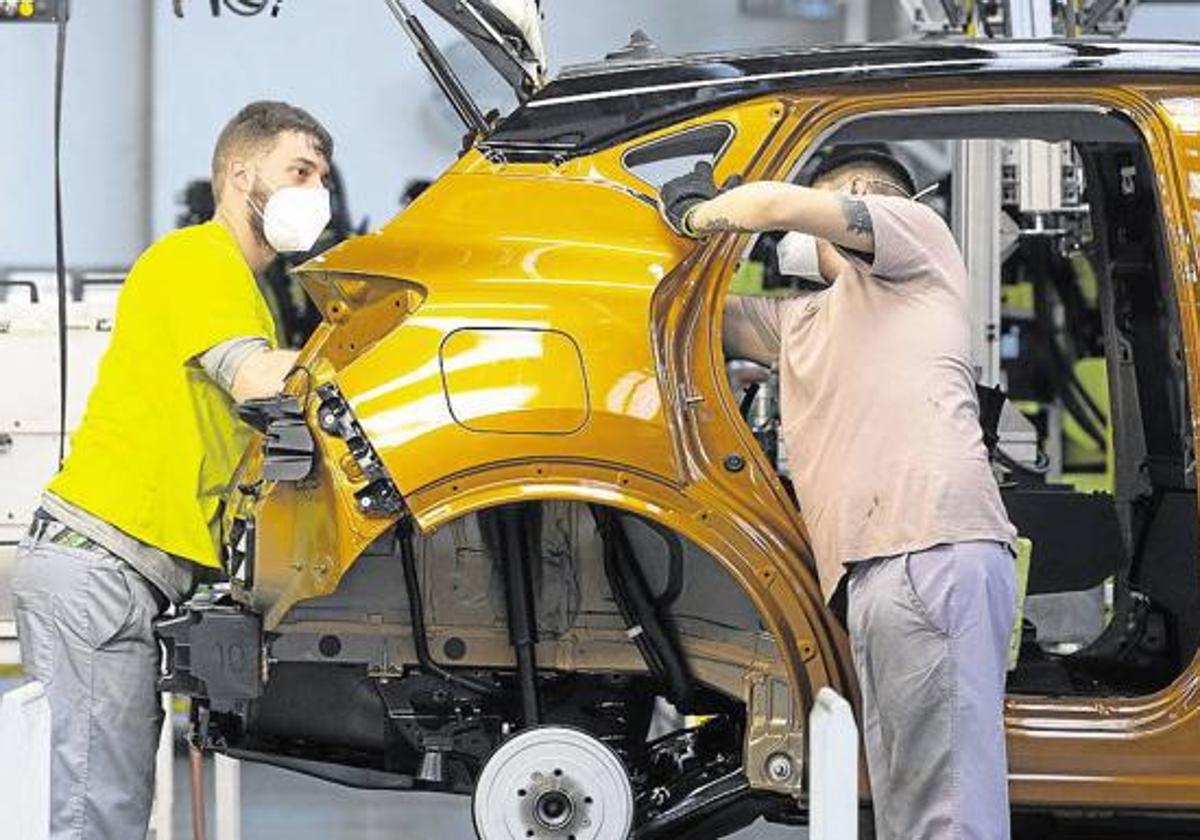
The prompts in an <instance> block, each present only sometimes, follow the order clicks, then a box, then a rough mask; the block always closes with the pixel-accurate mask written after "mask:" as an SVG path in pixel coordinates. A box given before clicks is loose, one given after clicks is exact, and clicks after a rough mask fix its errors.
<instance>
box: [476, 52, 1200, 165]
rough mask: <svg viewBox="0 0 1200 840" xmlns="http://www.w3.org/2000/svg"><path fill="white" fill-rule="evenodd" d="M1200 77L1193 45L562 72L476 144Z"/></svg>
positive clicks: (569, 147) (531, 155)
mask: <svg viewBox="0 0 1200 840" xmlns="http://www.w3.org/2000/svg"><path fill="white" fill-rule="evenodd" d="M1064 73H1070V74H1072V75H1076V74H1079V75H1084V74H1097V73H1106V74H1114V73H1115V74H1122V75H1144V74H1156V75H1163V74H1170V75H1174V74H1195V75H1200V44H1195V43H1183V42H1162V41H1159V42H1134V41H1111V40H1099V39H1097V40H1086V39H1082V40H1070V41H1065V40H1063V41H965V40H950V41H937V42H917V43H903V44H868V45H863V46H838V47H810V48H805V49H780V50H764V51H755V52H741V53H728V54H702V55H687V56H682V57H678V58H671V59H652V60H647V61H626V62H614V63H612V64H597V65H588V66H585V67H578V68H570V69H568V70H566V71H564V72H563V73H562V74H561V75H560V76H559V77H558V78H556V79H555V80H554V81H553V82H551V83H550V84H549V85H547V86H546V87H544V88H543V89H542V90H541V91H539V92H538V94H537V95H536V96H534V97H533V98H532V99H530V100H529V101H528V102H526V103H525V104H523V105H522V106H521V107H519V108H517V109H516V110H515V111H513V113H512V114H510V115H509V116H507V117H505V118H504V119H503V120H502V121H501V122H500V123H499V125H498V126H497V127H496V129H495V130H494V131H493V132H492V133H491V134H490V135H488V137H486V138H485V139H484V140H483V141H482V142H481V143H480V145H481V147H482V148H483V149H484V150H485V151H486V152H490V153H499V154H503V155H506V156H508V157H510V158H514V159H521V160H552V159H556V158H570V157H575V156H578V155H582V154H590V153H592V152H595V151H597V150H599V149H603V148H606V147H608V146H611V145H614V144H616V143H619V142H621V141H622V140H626V139H629V138H632V137H636V136H638V135H639V134H643V133H645V132H647V131H651V130H654V129H656V128H661V127H664V126H667V125H670V124H671V123H673V122H677V121H679V120H681V119H685V118H687V117H690V116H693V115H698V114H701V113H704V112H706V111H711V110H714V109H716V108H719V107H723V106H726V105H730V104H732V103H735V102H739V101H742V100H746V99H751V98H754V97H757V96H764V95H767V94H771V93H776V92H780V91H785V90H795V89H797V88H801V87H804V86H807V85H811V86H814V87H816V86H828V85H846V84H863V83H869V82H880V81H902V80H912V79H921V78H935V77H944V76H957V77H971V78H1004V77H1014V76H1050V75H1053V76H1054V77H1055V78H1059V79H1061V78H1062V75H1063V74H1064Z"/></svg>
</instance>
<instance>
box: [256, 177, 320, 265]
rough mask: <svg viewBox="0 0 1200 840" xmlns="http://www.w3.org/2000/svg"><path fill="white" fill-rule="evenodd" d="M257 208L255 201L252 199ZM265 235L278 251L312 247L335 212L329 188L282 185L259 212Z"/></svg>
mask: <svg viewBox="0 0 1200 840" xmlns="http://www.w3.org/2000/svg"><path fill="white" fill-rule="evenodd" d="M250 207H251V208H252V209H253V210H254V211H255V212H259V211H258V208H256V207H254V202H250ZM259 215H260V216H261V217H262V223H263V236H265V237H266V240H267V244H269V245H270V246H271V247H272V248H274V249H275V250H276V251H277V252H279V253H281V254H283V253H292V252H304V251H308V250H310V249H311V248H312V246H313V245H315V244H316V242H317V237H319V236H320V235H321V231H323V230H325V226H326V225H328V224H329V218H330V216H331V215H332V211H331V209H330V201H329V190H327V189H325V188H324V187H281V188H280V189H277V190H275V192H274V193H272V194H271V197H270V198H269V199H267V205H266V206H265V207H264V208H263V209H262V212H261V213H259Z"/></svg>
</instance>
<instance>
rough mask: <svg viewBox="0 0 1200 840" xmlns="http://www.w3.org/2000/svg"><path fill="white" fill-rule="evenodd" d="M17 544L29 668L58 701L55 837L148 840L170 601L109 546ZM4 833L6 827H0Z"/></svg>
mask: <svg viewBox="0 0 1200 840" xmlns="http://www.w3.org/2000/svg"><path fill="white" fill-rule="evenodd" d="M39 528H40V530H41V533H40V534H38V538H36V539H35V538H34V537H27V538H26V539H25V540H24V541H22V543H21V545H20V547H19V548H18V550H17V563H16V570H15V574H14V576H13V582H12V590H13V599H14V605H15V607H16V618H17V635H18V637H19V639H20V643H21V662H22V665H23V667H24V670H25V673H26V674H27V675H28V676H30V677H33V678H35V679H38V680H40V681H41V682H42V684H43V685H44V686H45V691H46V696H47V698H48V699H49V701H50V739H51V749H52V755H51V759H50V809H51V813H50V837H51V838H52V840H141V838H145V836H146V832H147V829H148V824H149V821H150V808H151V804H152V802H153V798H154V759H155V754H156V752H157V749H158V739H159V732H160V730H161V728H162V719H163V714H162V707H161V705H160V702H159V694H158V689H157V685H156V680H157V677H158V668H159V650H158V643H157V642H156V641H155V638H154V629H153V622H154V619H155V618H156V617H157V616H158V615H159V613H160V612H161V610H162V607H161V606H160V604H162V603H163V602H164V601H165V599H164V598H163V597H162V596H161V595H158V594H157V590H155V589H154V588H153V586H152V584H150V583H149V582H148V581H147V580H146V579H145V578H143V577H142V576H141V575H139V574H138V573H137V572H136V571H134V570H133V568H132V567H130V566H129V565H127V564H126V563H125V562H124V561H122V560H119V559H117V558H116V557H114V556H113V555H111V554H109V553H108V552H107V551H105V550H104V549H102V548H98V547H96V548H73V547H68V546H65V545H59V544H55V543H52V542H50V541H49V540H50V538H51V537H53V536H54V535H55V533H56V532H57V531H58V530H59V529H61V528H62V526H61V525H60V524H58V523H57V522H46V523H44V524H43V525H41V526H39ZM2 833H3V832H2V831H0V834H2Z"/></svg>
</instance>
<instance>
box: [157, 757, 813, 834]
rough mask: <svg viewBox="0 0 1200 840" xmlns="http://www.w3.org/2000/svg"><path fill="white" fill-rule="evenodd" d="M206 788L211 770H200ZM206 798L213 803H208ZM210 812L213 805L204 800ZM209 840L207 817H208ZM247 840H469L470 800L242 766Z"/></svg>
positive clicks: (185, 818) (183, 828)
mask: <svg viewBox="0 0 1200 840" xmlns="http://www.w3.org/2000/svg"><path fill="white" fill-rule="evenodd" d="M206 770H207V774H206V775H207V781H206V785H207V787H208V790H209V791H211V790H212V765H211V762H208V763H207V765H206ZM210 798H211V797H210ZM210 806H211V802H210ZM190 809H191V800H190V798H189V793H188V766H187V760H186V757H185V756H183V755H179V756H177V757H176V760H175V808H174V813H173V820H172V822H173V823H174V830H175V837H174V838H173V840H190V838H191V836H192V833H191V831H192V829H191V810H190ZM208 819H209V831H208V833H209V837H210V838H211V837H212V836H213V829H212V826H213V824H214V823H213V822H212V819H213V816H212V813H211V807H210V811H209V817H208ZM729 836H730V837H731V838H736V840H807V838H808V830H807V829H803V828H796V827H788V826H775V825H768V824H766V823H761V822H760V823H758V824H756V825H753V826H750V827H749V828H746V829H744V830H742V831H739V832H738V833H737V834H732V835H729ZM242 837H243V838H245V840H430V838H437V840H473V838H474V837H475V832H474V830H473V829H472V827H471V802H470V800H469V799H468V798H466V797H459V796H448V795H445V794H437V793H405V794H395V793H391V792H377V791H361V790H352V789H350V788H344V787H341V786H339V785H334V784H330V783H328V782H322V781H320V780H317V779H311V778H308V777H307V776H303V775H300V774H297V773H292V772H290V771H287V770H280V769H278V768H275V767H267V766H264V765H261V764H243V765H242Z"/></svg>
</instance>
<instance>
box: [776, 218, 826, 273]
mask: <svg viewBox="0 0 1200 840" xmlns="http://www.w3.org/2000/svg"><path fill="white" fill-rule="evenodd" d="M775 253H776V255H777V256H778V257H779V271H780V273H781V274H786V275H788V276H790V277H801V278H803V279H805V280H811V281H813V282H815V283H825V280H824V278H822V277H821V268H820V260H819V258H818V256H817V240H816V239H815V238H814V237H812V236H811V235H809V234H807V233H799V232H798V231H792V232H791V233H788V234H786V235H784V237H783V238H782V239H780V240H779V245H777V246H776V250H775Z"/></svg>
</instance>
